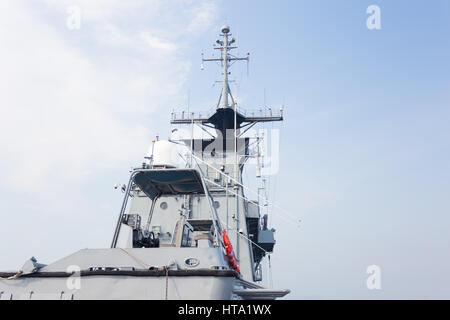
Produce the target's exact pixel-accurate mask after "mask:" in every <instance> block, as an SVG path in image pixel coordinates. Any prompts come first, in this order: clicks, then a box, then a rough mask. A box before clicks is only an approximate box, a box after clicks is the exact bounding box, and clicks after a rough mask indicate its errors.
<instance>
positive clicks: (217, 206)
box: [214, 201, 220, 209]
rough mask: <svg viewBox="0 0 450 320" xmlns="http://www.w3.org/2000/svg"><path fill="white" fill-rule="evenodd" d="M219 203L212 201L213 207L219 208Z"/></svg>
mask: <svg viewBox="0 0 450 320" xmlns="http://www.w3.org/2000/svg"><path fill="white" fill-rule="evenodd" d="M219 207H220V203H219V201H214V208H216V209H219Z"/></svg>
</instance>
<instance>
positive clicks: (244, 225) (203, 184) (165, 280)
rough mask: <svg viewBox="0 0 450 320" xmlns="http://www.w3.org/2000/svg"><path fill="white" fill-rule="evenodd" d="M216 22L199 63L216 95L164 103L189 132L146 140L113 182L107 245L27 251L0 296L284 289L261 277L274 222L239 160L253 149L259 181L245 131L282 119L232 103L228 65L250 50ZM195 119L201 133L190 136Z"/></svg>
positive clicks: (230, 294)
mask: <svg viewBox="0 0 450 320" xmlns="http://www.w3.org/2000/svg"><path fill="white" fill-rule="evenodd" d="M220 31H221V34H220V38H219V39H218V40H217V41H216V44H215V49H217V50H220V56H219V57H217V58H214V57H213V58H210V59H205V58H203V56H202V67H203V63H204V62H210V61H215V62H216V63H217V64H219V65H221V68H222V76H223V79H222V80H221V81H220V82H221V84H222V89H221V93H220V97H219V100H218V102H217V104H216V105H215V106H214V107H213V108H212V111H210V112H206V113H205V112H204V113H198V114H195V113H192V112H189V111H188V112H181V113H175V112H172V114H171V121H170V122H171V126H172V133H174V132H176V131H177V130H180V131H182V130H185V131H187V132H191V135H190V136H181V137H179V138H178V139H175V138H172V136H173V134H172V136H171V138H169V139H168V140H160V139H159V138H157V139H155V140H153V141H152V143H151V146H150V148H149V152H148V154H147V155H146V156H145V157H144V161H143V163H142V164H140V165H139V166H138V167H137V168H134V169H133V170H131V174H130V178H129V181H128V184H123V185H115V186H114V187H115V188H117V189H119V190H120V189H121V190H122V191H123V193H124V199H123V203H122V207H121V209H120V213H119V217H118V221H117V225H116V227H115V230H114V235H113V238H112V242H111V247H110V248H106V249H83V250H80V251H78V252H75V253H73V254H71V255H69V256H67V257H64V258H62V259H60V260H57V261H56V262H54V263H51V264H48V265H46V264H42V263H39V262H38V261H37V260H36V259H35V258H34V257H32V258H31V259H29V260H27V261H26V262H25V264H24V265H23V266H22V268H21V269H20V270H19V271H14V272H0V300H15V299H27V300H28V299H31V300H35V299H38V300H54V299H55V300H77V299H83V300H86V299H148V300H167V299H183V300H197V299H198V300H204V299H215V300H230V299H236V300H239V299H244V300H247V299H276V298H281V297H284V296H285V295H287V294H288V293H289V290H288V289H274V288H272V287H271V286H263V285H262V280H263V274H264V273H263V268H262V266H263V264H262V262H263V261H264V260H266V259H268V258H269V259H270V254H271V253H272V252H273V249H274V245H275V238H274V233H275V230H274V229H272V228H270V227H269V223H268V212H269V210H267V201H266V200H265V198H264V197H263V196H261V195H260V194H261V193H260V192H259V191H260V190H262V189H263V187H262V188H259V189H258V191H257V192H254V191H253V190H251V189H250V188H249V187H248V186H247V185H246V183H245V181H244V179H243V170H244V166H245V165H246V164H247V161H248V160H249V159H256V160H257V161H256V163H257V165H256V171H257V173H256V176H257V177H258V181H260V182H261V183H262V182H264V181H265V180H264V178H263V177H264V176H263V175H261V172H260V171H261V170H260V167H261V165H260V160H261V157H262V156H263V155H262V153H263V152H262V151H261V147H260V145H261V141H262V140H263V139H264V137H261V136H256V137H249V136H248V135H246V132H247V131H248V130H249V129H250V128H252V127H253V126H254V125H256V124H259V123H263V122H273V121H282V120H283V110H282V108H280V110H279V112H278V111H277V112H273V111H272V110H267V109H264V110H262V109H261V110H259V112H252V113H250V114H247V113H246V112H245V111H243V110H241V109H240V108H238V106H237V102H236V101H235V98H234V97H233V95H232V93H231V90H230V85H229V83H230V82H231V81H229V75H230V71H229V68H230V67H231V65H232V64H233V63H235V62H236V61H239V60H242V61H247V63H248V61H249V55H248V54H247V56H245V57H238V56H235V55H233V54H232V53H231V50H233V49H236V48H237V47H235V46H233V43H234V42H235V39H234V38H232V37H231V33H230V28H229V27H228V26H227V25H225V26H223V27H222V28H221V30H220ZM183 128H184V129H183ZM186 128H187V129H186ZM194 128H195V129H196V130H200V129H201V130H200V131H201V132H202V133H204V134H202V135H201V136H200V137H197V136H195V135H194V131H195V130H194ZM205 135H206V137H205ZM255 150H256V151H255ZM250 194H252V195H253V194H256V195H257V196H256V199H253V200H250V198H249V197H250Z"/></svg>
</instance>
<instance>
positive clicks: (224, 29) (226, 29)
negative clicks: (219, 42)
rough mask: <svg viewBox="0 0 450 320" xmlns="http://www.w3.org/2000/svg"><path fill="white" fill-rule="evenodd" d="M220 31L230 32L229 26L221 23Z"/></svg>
mask: <svg viewBox="0 0 450 320" xmlns="http://www.w3.org/2000/svg"><path fill="white" fill-rule="evenodd" d="M221 30H222V33H229V32H230V27H229V26H228V25H226V24H225V25H223V27H222V29H221Z"/></svg>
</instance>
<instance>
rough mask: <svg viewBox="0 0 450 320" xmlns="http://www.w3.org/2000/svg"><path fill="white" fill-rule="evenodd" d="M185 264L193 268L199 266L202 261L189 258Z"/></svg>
mask: <svg viewBox="0 0 450 320" xmlns="http://www.w3.org/2000/svg"><path fill="white" fill-rule="evenodd" d="M184 264H185V265H186V266H187V267H189V268H193V267H196V266H198V265H199V264H200V261H199V260H198V259H197V258H187V259H185V260H184Z"/></svg>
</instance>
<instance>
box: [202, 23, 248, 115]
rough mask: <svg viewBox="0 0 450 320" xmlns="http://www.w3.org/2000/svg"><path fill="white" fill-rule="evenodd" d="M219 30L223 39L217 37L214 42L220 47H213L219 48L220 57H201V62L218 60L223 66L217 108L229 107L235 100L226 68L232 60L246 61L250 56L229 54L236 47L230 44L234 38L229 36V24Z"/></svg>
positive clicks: (233, 104)
mask: <svg viewBox="0 0 450 320" xmlns="http://www.w3.org/2000/svg"><path fill="white" fill-rule="evenodd" d="M221 31H222V34H221V35H220V36H221V37H222V38H223V40H220V39H217V40H216V43H217V44H218V45H219V46H220V47H216V48H214V49H216V50H221V52H222V56H221V57H220V58H210V59H203V58H202V62H210V61H219V62H221V63H222V68H223V70H222V73H223V81H222V92H221V93H220V98H219V102H218V103H217V108H230V107H233V106H235V102H234V99H233V95H232V94H231V90H230V85H229V82H228V75H229V74H230V72H229V71H228V68H229V67H230V66H231V63H232V62H233V61H239V60H244V61H247V62H248V61H249V58H250V57H249V54H247V56H246V57H244V58H240V57H235V56H233V55H231V54H230V53H229V51H230V50H232V49H236V48H237V47H233V46H232V44H233V43H234V42H235V41H236V40H235V39H234V38H230V36H231V35H232V34H231V33H230V27H229V26H227V25H224V26H223V27H222V29H221ZM228 97H230V98H231V101H232V105H231V106H230V104H229V103H228Z"/></svg>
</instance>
